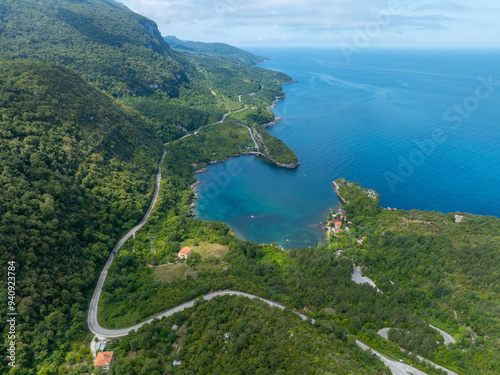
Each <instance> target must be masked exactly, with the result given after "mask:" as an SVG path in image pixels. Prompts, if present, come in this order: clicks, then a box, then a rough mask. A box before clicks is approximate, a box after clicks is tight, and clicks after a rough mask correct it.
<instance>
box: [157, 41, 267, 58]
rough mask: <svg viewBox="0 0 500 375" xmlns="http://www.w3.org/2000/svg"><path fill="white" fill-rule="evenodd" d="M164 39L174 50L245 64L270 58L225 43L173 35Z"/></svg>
mask: <svg viewBox="0 0 500 375" xmlns="http://www.w3.org/2000/svg"><path fill="white" fill-rule="evenodd" d="M164 39H165V41H166V42H167V43H168V44H169V45H170V46H171V47H172V48H173V49H174V50H177V51H181V52H186V53H191V54H195V55H206V56H216V57H225V58H230V59H232V60H235V61H237V62H240V63H242V64H245V65H256V64H259V63H261V62H264V61H266V60H269V58H268V57H265V56H257V55H254V54H253V53H250V52H247V51H244V50H242V49H240V48H237V47H233V46H230V45H229V44H225V43H204V42H193V41H190V40H180V39H178V38H176V37H175V36H173V35H169V36H166V37H165V38H164Z"/></svg>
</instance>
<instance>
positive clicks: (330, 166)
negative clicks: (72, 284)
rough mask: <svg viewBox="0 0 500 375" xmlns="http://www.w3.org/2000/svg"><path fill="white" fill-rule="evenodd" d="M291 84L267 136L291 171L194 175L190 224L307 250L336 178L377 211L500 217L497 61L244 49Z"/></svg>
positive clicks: (433, 53) (226, 169)
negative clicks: (367, 197) (368, 194)
mask: <svg viewBox="0 0 500 375" xmlns="http://www.w3.org/2000/svg"><path fill="white" fill-rule="evenodd" d="M247 50H249V51H250V52H253V53H256V54H259V55H265V56H268V57H270V60H269V61H268V62H266V63H263V64H261V65H260V66H261V67H263V68H267V69H273V70H279V71H282V72H285V73H287V74H288V75H290V76H291V77H292V78H293V79H295V80H297V83H293V84H288V85H285V86H284V89H285V93H286V95H287V97H286V98H285V99H283V100H280V101H279V102H278V103H277V105H276V109H275V110H274V113H275V114H276V116H279V117H284V118H285V119H284V120H281V121H280V122H279V123H278V124H277V125H276V126H274V127H273V128H271V129H270V130H269V131H270V133H272V134H273V135H275V136H276V137H278V138H280V139H281V140H283V141H284V142H285V143H286V144H287V145H288V146H289V147H290V148H291V149H292V150H294V151H295V153H296V154H297V156H298V158H299V161H300V163H301V165H300V167H299V168H297V169H295V170H289V169H284V168H279V167H276V166H274V165H272V164H270V163H268V162H266V161H265V160H263V159H262V158H259V157H255V156H242V157H238V158H234V159H231V160H230V161H228V162H226V163H221V164H217V165H214V166H212V167H211V168H210V170H209V171H208V172H206V173H203V174H199V175H197V178H198V179H199V180H200V181H202V183H201V184H200V185H199V186H198V187H197V190H198V193H199V194H200V195H201V198H200V200H198V201H197V204H196V212H197V217H198V218H199V219H202V220H215V221H219V220H220V221H223V222H225V223H227V224H228V225H229V226H230V227H231V228H232V229H233V230H234V231H235V233H236V234H237V235H238V236H239V237H240V238H244V239H248V240H251V241H255V242H259V243H273V242H275V243H277V244H280V245H282V246H284V247H285V248H287V249H288V248H293V247H305V246H316V245H317V244H318V242H322V241H323V240H324V234H323V222H324V221H325V217H326V215H327V214H328V212H329V211H330V210H332V209H336V208H337V207H338V197H337V196H336V195H335V193H334V191H333V187H332V181H333V180H335V179H337V178H339V177H344V178H346V179H347V180H351V181H358V182H360V183H361V186H363V187H369V188H372V189H374V190H376V191H378V192H379V193H380V194H381V205H382V206H383V207H395V208H398V209H406V210H408V209H412V208H416V209H422V210H429V211H441V212H445V213H447V212H456V211H459V212H470V213H474V214H480V215H494V216H500V193H499V192H500V51H488V50H479V49H478V50H448V51H442V50H411V49H402V50H395V49H392V50H391V49H371V50H363V51H360V53H358V54H356V55H353V56H351V60H350V61H347V60H346V58H345V57H344V56H343V55H342V53H341V52H340V50H338V49H335V48H287V49H280V48H250V49H247Z"/></svg>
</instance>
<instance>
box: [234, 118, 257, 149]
mask: <svg viewBox="0 0 500 375" xmlns="http://www.w3.org/2000/svg"><path fill="white" fill-rule="evenodd" d="M235 124H236V125H239V126H243V127H245V128H247V129H248V134H250V137H252V141H253V144H254V147H255V149H256V150H257V151H259V145H258V144H257V141H256V140H255V138H254V137H253V134H252V129H250V127H248V126H246V125H243V124H240V123H239V122H235Z"/></svg>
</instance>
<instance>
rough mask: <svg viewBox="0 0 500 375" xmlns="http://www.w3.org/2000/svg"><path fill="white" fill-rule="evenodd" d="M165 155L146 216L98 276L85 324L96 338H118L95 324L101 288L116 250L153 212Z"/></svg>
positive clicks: (120, 242) (164, 151) (161, 161)
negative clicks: (109, 334) (108, 334)
mask: <svg viewBox="0 0 500 375" xmlns="http://www.w3.org/2000/svg"><path fill="white" fill-rule="evenodd" d="M166 154H167V151H166V150H163V155H162V156H161V160H160V162H159V163H158V173H157V174H156V187H155V192H154V195H153V199H152V200H151V204H150V205H149V208H148V210H147V211H146V214H145V215H144V217H143V218H142V220H141V221H140V222H139V224H137V225H136V226H135V227H133V228H132V229H131V230H130V232H128V233H127V234H126V235H125V236H123V238H122V239H121V240H120V241H119V242H118V243H117V244H116V246H115V247H114V249H113V251H112V252H111V254H110V255H109V258H108V261H107V262H106V264H105V265H104V269H103V270H102V272H101V276H99V280H98V281H97V286H96V288H95V290H94V295H93V296H92V300H91V301H90V306H89V313H88V316H87V324H88V326H89V329H90V331H91V332H92V333H94V334H95V335H97V336H101V337H119V336H106V335H107V333H108V331H109V330H106V329H104V328H102V327H101V326H100V325H99V323H97V305H98V304H99V298H100V297H101V291H102V286H103V285H104V281H105V280H106V276H107V275H108V269H109V266H111V263H113V260H114V259H115V256H116V254H117V253H118V250H120V248H121V247H122V245H123V244H124V243H125V241H127V240H128V239H129V238H130V236H133V235H134V234H135V232H137V231H138V230H139V229H140V228H141V227H142V226H143V225H144V224H146V221H148V218H149V215H150V214H151V211H152V210H153V207H154V206H155V203H156V199H157V198H158V192H159V191H160V181H161V164H162V163H163V160H164V159H165V155H166ZM122 336H123V335H122Z"/></svg>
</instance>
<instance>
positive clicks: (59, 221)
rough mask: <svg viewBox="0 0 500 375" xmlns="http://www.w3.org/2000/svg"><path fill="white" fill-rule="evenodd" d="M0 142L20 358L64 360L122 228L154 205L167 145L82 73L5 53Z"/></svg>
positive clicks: (0, 249) (0, 66) (1, 206)
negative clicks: (7, 57) (11, 58)
mask: <svg viewBox="0 0 500 375" xmlns="http://www.w3.org/2000/svg"><path fill="white" fill-rule="evenodd" d="M0 149H1V155H2V157H1V159H0V170H1V171H2V173H1V175H0V191H1V192H2V193H1V195H0V212H1V213H2V218H1V220H2V222H1V225H0V237H1V238H2V241H1V242H0V256H1V258H2V269H3V270H4V271H5V274H6V266H7V261H15V262H16V270H17V272H16V274H17V275H16V276H17V285H16V293H17V296H18V299H17V300H16V303H17V311H18V313H19V315H18V322H17V323H18V325H17V335H18V340H19V346H18V352H17V363H18V367H19V368H24V369H29V368H31V369H34V367H35V366H34V364H36V366H40V368H57V365H58V363H59V361H60V358H61V356H62V358H64V352H65V351H66V350H67V348H68V342H69V341H71V340H74V339H82V338H84V337H85V335H86V331H87V329H86V322H85V316H86V314H85V312H86V310H87V308H88V306H87V304H88V299H89V294H90V293H91V292H92V289H93V287H94V282H95V278H96V276H97V274H98V272H99V270H100V268H101V267H102V265H103V263H104V261H105V259H106V258H107V256H108V255H109V251H110V249H111V248H112V247H113V246H114V244H115V243H116V241H117V238H118V237H117V236H118V235H121V234H122V233H123V232H124V231H125V230H126V229H129V228H130V227H131V226H132V225H134V224H135V223H136V222H137V221H138V220H139V219H140V218H141V216H142V215H143V213H144V210H145V209H146V208H147V205H148V204H149V201H150V199H151V198H150V194H151V192H152V190H153V187H154V178H153V176H154V172H155V170H156V164H157V162H158V160H159V158H160V156H161V152H162V146H161V143H160V142H159V141H158V139H157V137H156V136H155V133H154V130H153V128H152V126H151V125H150V124H148V123H147V122H145V121H144V120H142V119H141V117H140V116H138V115H137V114H135V113H133V112H131V111H129V110H126V109H124V108H122V107H121V106H119V105H117V104H116V103H114V102H113V100H111V99H110V98H108V97H107V96H106V95H104V94H103V93H101V92H99V91H98V90H96V89H95V88H94V87H93V86H91V85H90V84H88V83H86V82H85V81H84V80H82V79H81V78H80V77H79V76H78V75H76V74H75V73H74V72H71V71H69V70H68V69H65V68H62V67H56V66H53V65H49V64H46V63H42V62H36V61H26V60H14V61H7V60H2V61H1V62H0ZM1 283H2V284H1V289H2V295H3V296H5V294H3V291H5V290H6V284H5V283H6V278H3V279H2V280H1ZM5 307H6V304H3V305H2V311H3V312H4V313H5V310H4V309H5ZM2 344H3V340H2ZM2 351H4V352H5V351H6V350H5V348H2ZM58 358H59V359H58ZM4 361H5V356H2V365H3V366H2V370H1V371H2V372H5V371H6V370H8V368H7V367H6V366H4V365H5V364H6V363H5V362H4ZM42 364H46V365H42ZM14 373H16V372H14ZM42 373H43V372H42ZM49 373H52V372H49Z"/></svg>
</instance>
